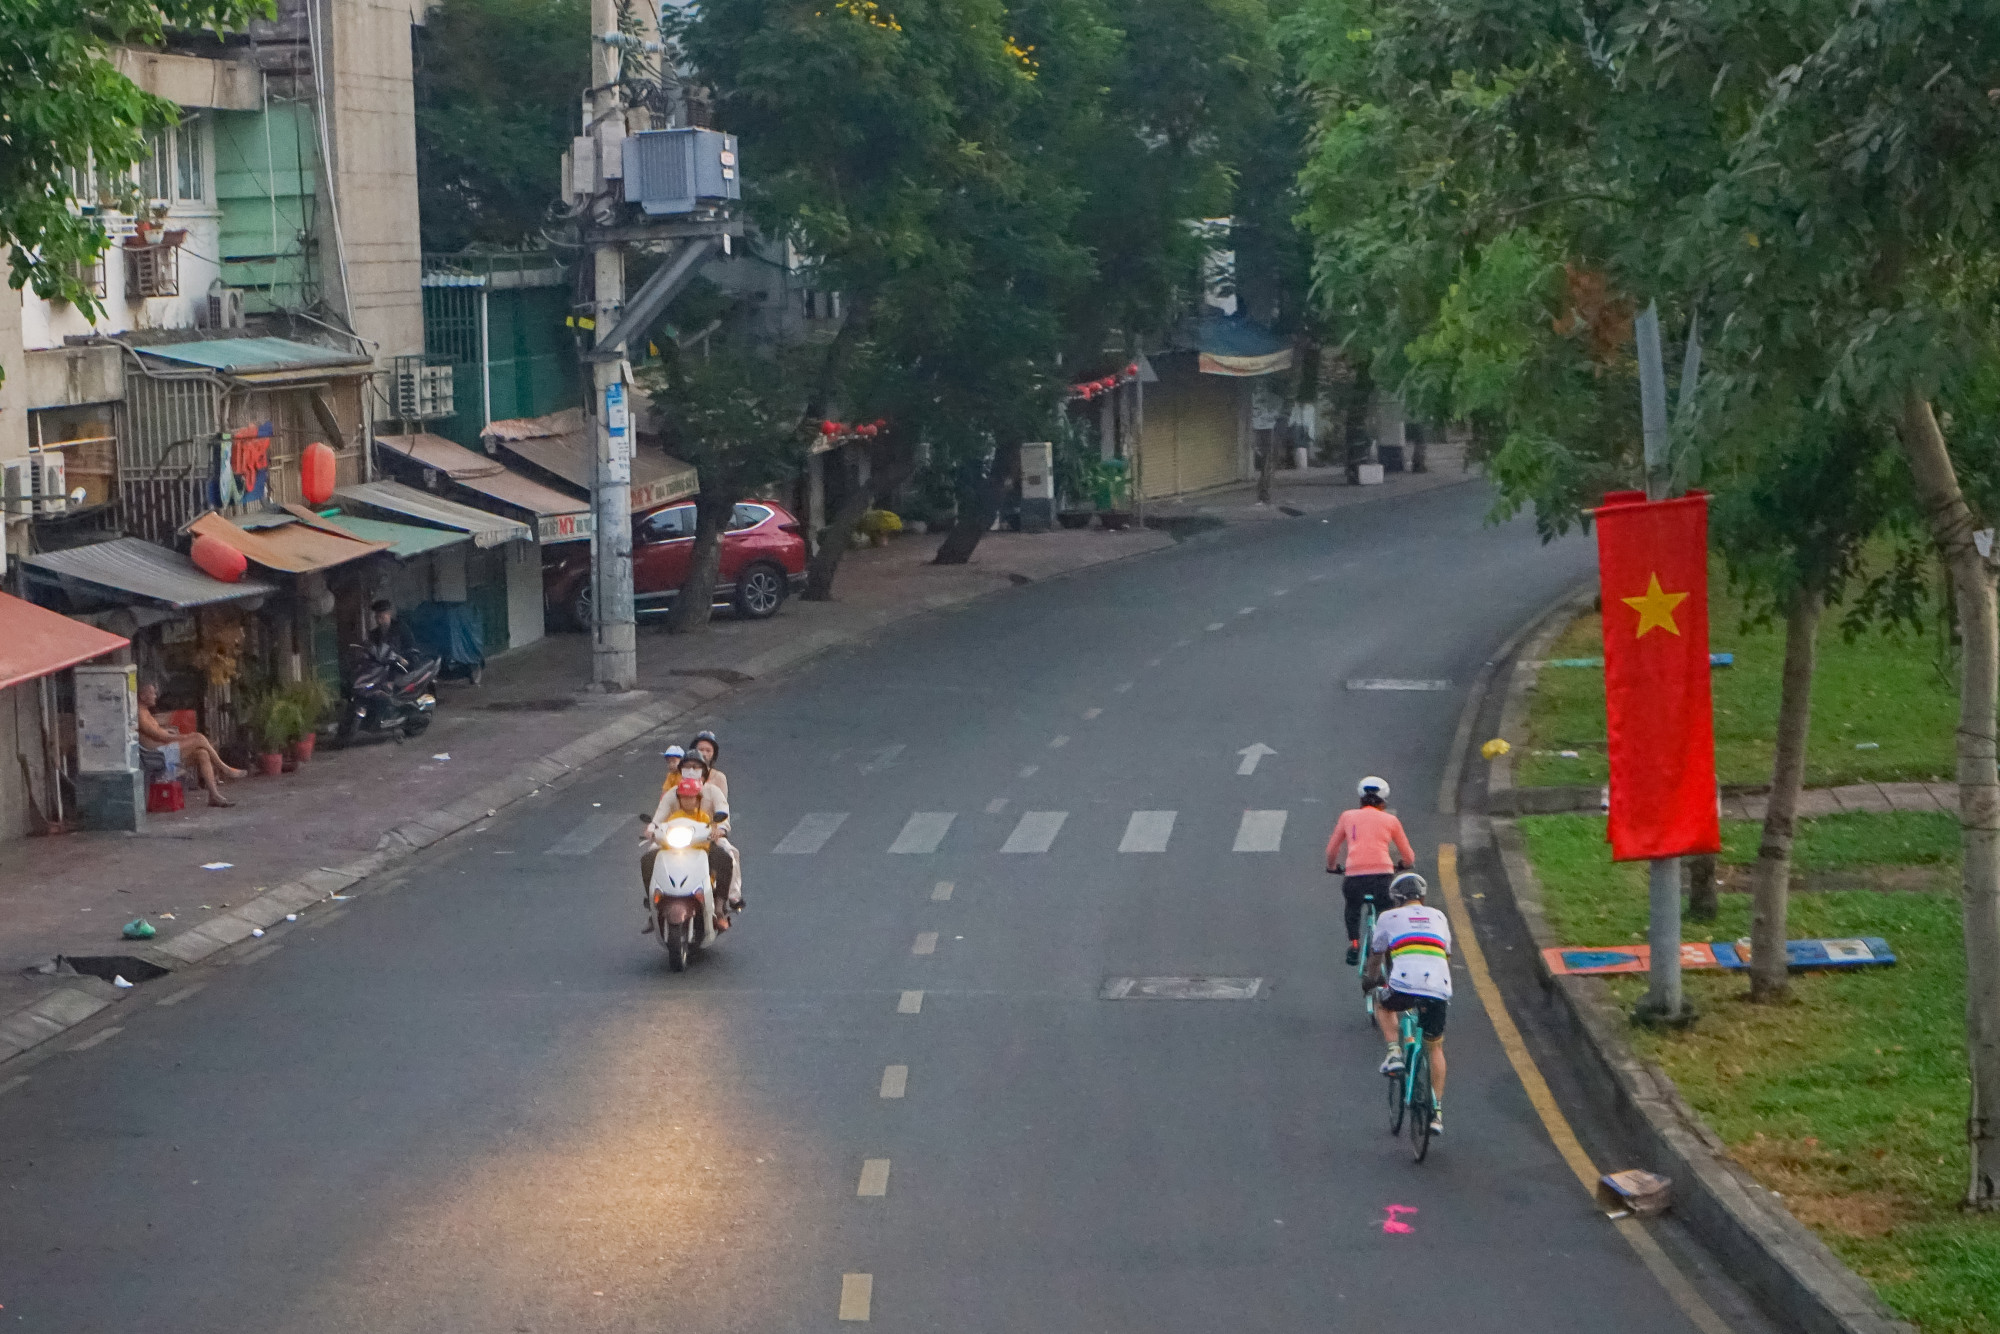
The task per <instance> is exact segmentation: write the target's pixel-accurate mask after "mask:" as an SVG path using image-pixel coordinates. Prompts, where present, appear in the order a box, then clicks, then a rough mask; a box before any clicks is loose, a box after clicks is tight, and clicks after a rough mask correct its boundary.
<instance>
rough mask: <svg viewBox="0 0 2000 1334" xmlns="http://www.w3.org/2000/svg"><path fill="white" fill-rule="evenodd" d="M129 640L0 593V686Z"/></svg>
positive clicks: (87, 658)
mask: <svg viewBox="0 0 2000 1334" xmlns="http://www.w3.org/2000/svg"><path fill="white" fill-rule="evenodd" d="M131 642H132V641H130V640H129V639H126V638H124V637H123V636H122V635H114V634H109V633H107V632H105V631H103V630H100V629H98V628H97V627H96V626H94V625H85V624H84V623H83V622H81V621H72V620H71V619H70V618H69V617H67V616H64V615H62V614H61V613H60V612H53V611H50V610H49V609H48V608H46V607H37V606H36V605H35V604H34V603H32V602H23V601H21V599H19V598H17V597H10V596H9V595H8V594H6V593H0V690H5V689H6V688H7V687H8V686H15V685H19V684H21V682H23V681H32V680H34V679H35V678H36V677H38V676H47V675H48V674H49V673H50V672H59V671H61V670H62V669H63V668H65V667H74V666H76V665H77V664H78V663H79V662H89V661H90V660H91V659H92V658H96V657H102V656H103V655H104V654H106V653H109V652H111V651H112V650H113V649H121V648H124V647H125V645H127V644H129V643H131Z"/></svg>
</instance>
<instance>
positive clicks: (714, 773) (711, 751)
mask: <svg viewBox="0 0 2000 1334" xmlns="http://www.w3.org/2000/svg"><path fill="white" fill-rule="evenodd" d="M721 754H722V743H721V742H719V741H717V740H716V739H715V733H713V732H697V733H695V737H694V740H693V741H690V742H689V743H688V758H689V759H695V758H699V759H700V760H701V761H702V763H703V764H704V765H705V766H706V767H707V769H708V780H707V781H708V785H709V786H710V787H713V788H715V789H716V791H717V793H718V794H719V797H718V800H719V801H720V802H721V804H722V805H723V806H725V807H726V806H728V805H729V778H728V775H726V774H724V773H723V772H722V770H720V769H718V768H716V767H715V761H716V757H718V756H719V755H721ZM714 846H715V847H716V848H718V849H720V850H721V853H722V856H724V857H726V858H728V861H729V867H728V875H727V877H726V879H727V880H728V882H729V890H728V898H729V906H730V907H732V908H741V907H742V906H743V853H742V852H741V851H740V850H739V849H738V848H737V847H736V845H735V844H734V843H732V842H730V841H729V837H728V834H727V832H726V831H725V832H724V833H722V834H718V835H717V836H716V838H715V840H714ZM718 869H719V868H718ZM724 878H725V877H722V876H718V877H717V883H718V884H719V883H721V881H722V879H724Z"/></svg>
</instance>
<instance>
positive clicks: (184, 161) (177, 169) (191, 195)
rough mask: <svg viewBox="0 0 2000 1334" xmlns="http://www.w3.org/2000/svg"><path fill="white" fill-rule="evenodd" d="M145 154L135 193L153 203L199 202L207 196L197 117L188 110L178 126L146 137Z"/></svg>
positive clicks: (204, 164) (198, 118) (204, 158)
mask: <svg viewBox="0 0 2000 1334" xmlns="http://www.w3.org/2000/svg"><path fill="white" fill-rule="evenodd" d="M146 148H147V152H146V157H145V159H144V160H143V161H141V162H140V163H139V192H140V193H141V194H143V195H144V196H145V197H146V198H147V199H149V200H151V201H152V202H154V203H156V204H175V203H180V204H199V203H202V202H204V201H206V200H207V198H208V178H207V171H206V168H207V165H208V164H207V154H206V153H205V152H204V149H203V145H202V134H201V117H200V116H198V115H194V114H192V113H189V114H186V115H184V116H183V117H182V118H181V121H180V123H179V124H178V125H174V126H171V127H169V128H167V129H164V130H157V131H155V132H154V133H152V134H150V135H148V136H147V138H146Z"/></svg>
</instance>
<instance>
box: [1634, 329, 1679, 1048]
mask: <svg viewBox="0 0 2000 1334" xmlns="http://www.w3.org/2000/svg"><path fill="white" fill-rule="evenodd" d="M1632 326H1633V327H1632V332H1633V334H1634V337H1635V341H1636V342H1637V343H1638V352H1639V423H1640V427H1641V430H1642V431H1643V433H1644V437H1645V442H1646V499H1647V500H1665V499H1666V498H1667V493H1668V492H1669V491H1670V490H1672V469H1671V468H1670V467H1669V466H1668V459H1667V372H1666V366H1665V363H1664V362H1663V360H1662V358H1661V356H1660V307H1659V304H1658V303H1657V302H1649V303H1648V304H1647V306H1646V309H1645V310H1644V311H1642V312H1641V313H1640V314H1639V316H1638V318H1637V319H1635V320H1633V322H1632ZM1646 901H1647V908H1648V918H1647V924H1646V943H1647V945H1648V947H1649V949H1648V953H1649V955H1650V956H1651V963H1650V966H1649V967H1648V970H1647V976H1646V981H1647V986H1646V998H1645V999H1644V1000H1643V1001H1641V1002H1640V1003H1639V1008H1638V1017H1639V1018H1642V1019H1646V1020H1650V1021H1653V1022H1665V1023H1677V1022H1679V1021H1680V1019H1681V1018H1682V1016H1683V1013H1684V1010H1685V1004H1684V1002H1683V1000H1682V997H1681V859H1680V858H1678V857H1655V858H1654V859H1653V860H1652V861H1651V862H1650V863H1649V864H1648V865H1647V871H1646Z"/></svg>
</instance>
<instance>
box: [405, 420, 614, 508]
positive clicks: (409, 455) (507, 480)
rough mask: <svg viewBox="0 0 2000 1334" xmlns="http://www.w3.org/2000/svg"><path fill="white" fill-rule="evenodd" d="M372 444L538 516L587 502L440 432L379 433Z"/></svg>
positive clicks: (585, 506)
mask: <svg viewBox="0 0 2000 1334" xmlns="http://www.w3.org/2000/svg"><path fill="white" fill-rule="evenodd" d="M375 443H376V444H378V445H383V446H385V447H387V448H388V449H389V450H390V451H391V452H393V453H396V454H400V455H402V456H403V457H404V458H406V459H409V460H410V461H411V462H413V463H420V464H422V465H423V466H424V467H426V468H434V469H436V470H437V471H439V472H441V473H443V474H444V475H445V476H447V477H449V478H451V480H452V481H454V482H456V483H458V484H459V485H460V486H463V487H467V488H469V489H471V490H474V491H477V492H479V493H480V494H481V495H483V496H490V497H492V498H493V499H494V500H498V501H500V502H502V503H503V504H507V505H512V506H514V507H515V508H516V509H524V510H526V511H528V512H529V513H530V514H533V515H535V516H537V517H541V516H544V515H551V514H582V513H585V512H586V511H588V510H589V509H590V502H589V501H588V500H586V499H579V498H578V497H576V496H572V495H567V494H565V493H563V492H561V491H558V490H556V489H555V488H554V487H552V486H544V485H542V484H541V483H540V482H538V481H536V480H535V479H534V478H532V477H524V476H522V475H521V474H520V473H518V472H515V471H513V470H512V469H510V468H509V467H508V466H507V465H506V464H504V463H502V462H501V461H500V460H499V459H496V458H490V457H488V456H487V455H485V454H480V453H478V452H476V451H474V450H470V449H467V448H466V447H465V446H463V445H460V444H454V443H453V442H452V441H450V440H447V439H445V438H444V437H443V436H439V435H378V436H376V437H375Z"/></svg>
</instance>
